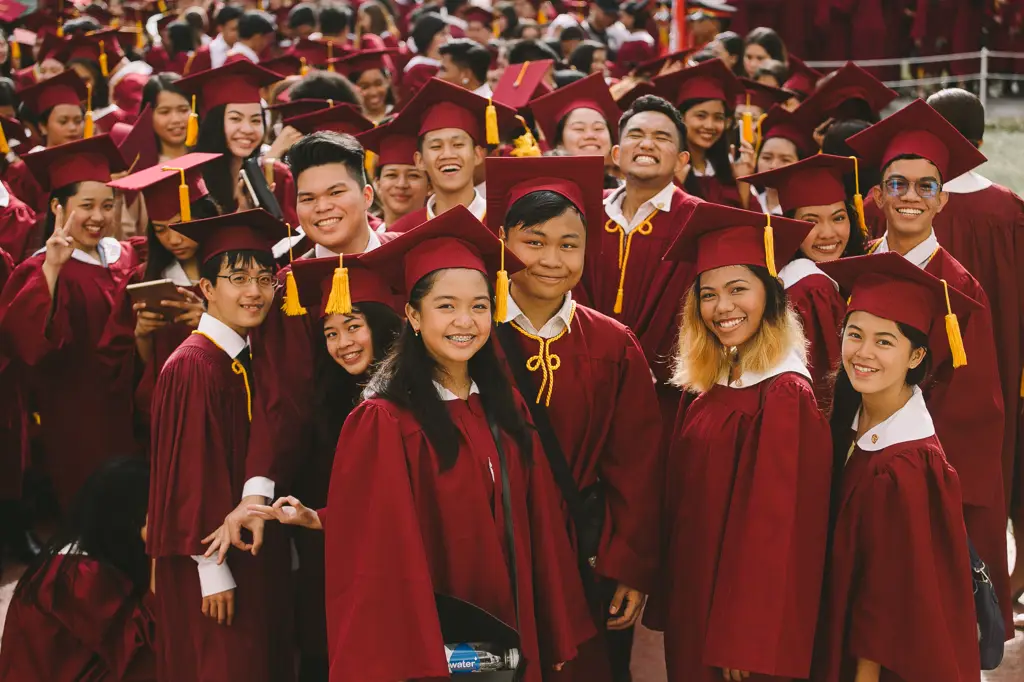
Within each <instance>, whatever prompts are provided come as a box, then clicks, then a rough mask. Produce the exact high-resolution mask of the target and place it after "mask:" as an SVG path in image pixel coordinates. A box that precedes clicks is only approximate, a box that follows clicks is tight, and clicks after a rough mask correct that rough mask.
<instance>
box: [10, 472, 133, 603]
mask: <svg viewBox="0 0 1024 682" xmlns="http://www.w3.org/2000/svg"><path fill="white" fill-rule="evenodd" d="M148 498H149V465H148V464H147V463H146V461H145V460H144V459H141V458H137V457H124V458H116V459H111V460H109V461H107V462H105V463H104V464H103V465H101V466H100V467H99V468H98V469H97V470H96V471H95V472H93V474H92V475H91V476H89V478H88V480H86V482H85V484H84V485H82V487H81V489H80V490H79V491H78V493H77V494H76V495H75V500H74V502H73V503H72V506H71V508H70V509H69V510H68V514H67V515H65V517H64V522H63V525H62V527H61V528H60V530H59V531H58V532H57V534H56V535H55V536H54V537H53V539H52V540H51V541H50V543H49V544H48V545H47V546H46V548H45V549H44V550H43V551H42V553H41V554H40V555H39V556H38V557H36V558H35V559H34V560H33V561H32V563H31V564H30V565H29V567H28V569H27V570H26V571H25V574H24V575H23V576H22V577H21V580H20V581H19V582H18V586H17V588H15V591H14V598H15V599H21V600H23V601H24V602H25V603H28V604H38V603H39V599H40V595H39V589H40V587H41V585H42V583H43V581H44V578H45V576H46V575H47V573H48V572H49V568H50V566H51V565H52V563H53V562H54V561H61V564H60V566H59V567H58V568H57V570H58V576H69V575H73V566H74V562H72V561H63V560H62V559H61V556H62V552H64V553H65V554H66V555H67V556H83V555H87V556H88V558H89V559H90V560H92V561H97V562H99V563H101V564H105V565H106V566H109V567H111V568H114V569H116V570H118V571H120V572H121V573H122V574H124V575H125V577H127V578H128V580H130V581H131V583H132V585H133V586H134V590H133V594H134V595H135V596H142V595H143V594H144V593H145V591H146V590H148V589H149V576H150V572H149V558H148V557H147V556H146V547H145V544H144V543H143V542H142V536H141V534H140V531H141V530H142V527H143V526H145V525H146V512H147V505H148ZM65 548H67V549H65Z"/></svg>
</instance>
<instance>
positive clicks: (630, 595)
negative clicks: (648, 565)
mask: <svg viewBox="0 0 1024 682" xmlns="http://www.w3.org/2000/svg"><path fill="white" fill-rule="evenodd" d="M646 601H647V595H645V594H644V593H642V592H640V591H639V590H634V589H633V588H632V587H628V586H627V585H623V584H622V583H619V586H618V587H616V588H615V595H614V596H613V597H612V603H611V604H610V605H609V606H608V614H609V615H610V616H612V617H611V618H609V619H608V622H607V624H606V625H607V627H608V629H609V630H626V629H628V628H631V627H633V626H634V625H636V621H637V619H638V618H639V617H640V613H641V612H642V611H643V608H644V603H645V602H646Z"/></svg>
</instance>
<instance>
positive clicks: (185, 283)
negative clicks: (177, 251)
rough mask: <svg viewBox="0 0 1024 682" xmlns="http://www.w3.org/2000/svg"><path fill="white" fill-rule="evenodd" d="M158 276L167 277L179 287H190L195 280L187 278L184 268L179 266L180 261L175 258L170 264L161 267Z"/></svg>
mask: <svg viewBox="0 0 1024 682" xmlns="http://www.w3.org/2000/svg"><path fill="white" fill-rule="evenodd" d="M160 276H161V277H163V278H164V279H169V280H171V281H172V282H174V283H175V285H177V286H179V287H190V286H192V285H193V284H195V282H193V281H192V280H191V279H189V276H188V275H186V274H185V268H183V267H181V263H180V262H179V261H178V259H177V258H175V259H174V260H173V261H171V264H170V265H168V266H167V267H166V268H164V269H163V272H161V273H160Z"/></svg>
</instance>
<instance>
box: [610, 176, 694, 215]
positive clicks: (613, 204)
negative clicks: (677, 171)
mask: <svg viewBox="0 0 1024 682" xmlns="http://www.w3.org/2000/svg"><path fill="white" fill-rule="evenodd" d="M675 187H676V186H675V184H673V183H671V182H670V183H668V184H667V185H665V187H664V188H663V189H662V190H661V191H660V192H658V193H657V194H655V195H654V196H653V197H651V198H650V199H648V200H647V201H645V202H644V203H643V204H641V205H640V210H638V211H637V214H638V215H639V213H640V212H641V211H643V209H644V207H645V206H647V207H650V206H653V207H654V208H656V209H658V210H659V211H663V212H664V211H668V210H670V209H671V208H672V195H673V194H674V193H675ZM625 200H626V184H625V183H623V185H622V186H621V187H619V188H618V189H616V190H615V191H614V192H612V193H611V194H609V195H608V198H607V199H605V200H604V208H605V213H607V214H608V217H609V218H612V219H613V220H615V219H617V218H621V219H622V220H621V222H620V221H619V220H616V222H618V223H619V224H620V225H621V224H622V223H625V222H627V221H626V218H625V217H624V216H623V214H622V203H623V202H624V201H625Z"/></svg>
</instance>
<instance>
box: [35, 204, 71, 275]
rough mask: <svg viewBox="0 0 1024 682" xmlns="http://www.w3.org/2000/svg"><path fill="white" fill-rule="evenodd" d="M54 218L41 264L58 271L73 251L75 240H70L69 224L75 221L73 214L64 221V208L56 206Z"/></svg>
mask: <svg viewBox="0 0 1024 682" xmlns="http://www.w3.org/2000/svg"><path fill="white" fill-rule="evenodd" d="M55 216H56V219H55V220H54V226H53V234H52V235H50V238H49V239H47V240H46V259H45V260H44V261H43V264H44V265H46V266H49V267H50V268H53V269H54V270H59V269H60V268H61V267H62V266H63V265H64V264H65V263H67V262H68V261H69V260H70V259H71V254H72V253H74V251H75V240H74V239H72V238H71V223H72V221H73V220H74V219H75V212H74V211H72V212H71V213H70V214H68V218H67V221H65V220H64V208H63V207H62V206H58V207H57V211H56V213H55Z"/></svg>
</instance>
